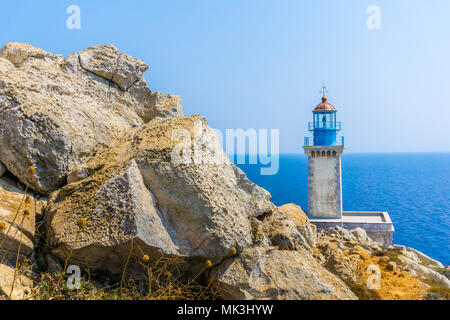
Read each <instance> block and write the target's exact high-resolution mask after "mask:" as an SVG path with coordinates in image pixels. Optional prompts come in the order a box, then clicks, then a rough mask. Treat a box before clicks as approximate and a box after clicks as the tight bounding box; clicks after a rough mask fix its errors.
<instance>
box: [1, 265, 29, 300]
mask: <svg viewBox="0 0 450 320" xmlns="http://www.w3.org/2000/svg"><path fill="white" fill-rule="evenodd" d="M13 280H14V268H12V267H9V266H7V265H4V264H0V297H2V298H8V297H9V298H10V299H11V300H23V299H26V298H28V297H30V296H31V288H32V286H33V281H32V280H31V279H30V278H28V277H27V276H25V275H23V274H19V273H17V274H16V277H15V281H14V286H13ZM11 289H12V290H11Z"/></svg>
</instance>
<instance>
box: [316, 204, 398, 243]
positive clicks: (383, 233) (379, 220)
mask: <svg viewBox="0 0 450 320" xmlns="http://www.w3.org/2000/svg"><path fill="white" fill-rule="evenodd" d="M309 221H310V222H311V223H312V224H314V225H315V226H316V227H317V229H318V230H325V229H328V228H333V227H336V226H339V227H342V228H344V229H348V230H352V229H355V228H358V227H359V228H362V229H364V230H365V231H366V233H367V236H368V237H369V238H370V239H371V240H373V241H375V242H378V243H380V244H382V245H383V246H385V247H389V246H391V245H392V244H393V243H392V242H393V237H392V236H393V233H394V231H395V230H394V225H393V224H392V221H391V218H390V217H389V214H388V213H387V212H371V211H366V212H357V211H344V212H342V216H341V217H340V218H310V219H309Z"/></svg>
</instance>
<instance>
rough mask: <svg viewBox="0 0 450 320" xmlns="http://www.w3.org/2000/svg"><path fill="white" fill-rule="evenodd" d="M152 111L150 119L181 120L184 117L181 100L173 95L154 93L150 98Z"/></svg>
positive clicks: (149, 115)
mask: <svg viewBox="0 0 450 320" xmlns="http://www.w3.org/2000/svg"><path fill="white" fill-rule="evenodd" d="M150 101H151V103H150V104H151V106H152V108H151V109H150V110H151V111H150V112H149V114H148V116H147V117H149V118H156V117H161V118H180V117H182V116H183V108H182V104H181V98H180V97H179V96H175V95H171V94H163V93H160V92H154V93H152V95H151V96H150Z"/></svg>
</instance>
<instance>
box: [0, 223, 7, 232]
mask: <svg viewBox="0 0 450 320" xmlns="http://www.w3.org/2000/svg"><path fill="white" fill-rule="evenodd" d="M5 229H6V224H5V223H4V222H0V231H3V230H5Z"/></svg>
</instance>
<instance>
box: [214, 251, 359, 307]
mask: <svg viewBox="0 0 450 320" xmlns="http://www.w3.org/2000/svg"><path fill="white" fill-rule="evenodd" d="M214 282H215V284H216V285H217V287H218V289H219V292H220V293H221V294H222V296H223V298H225V299H264V300H265V299H279V300H281V299H289V300H298V299H302V300H329V299H345V300H349V299H352V300H356V299H357V297H356V296H355V295H354V294H353V293H352V292H351V291H350V290H349V289H348V288H347V286H346V285H345V284H344V283H343V282H342V281H341V280H339V279H338V278H337V277H335V276H334V275H332V274H331V273H329V272H328V271H326V270H325V269H324V268H322V267H321V266H320V264H319V263H318V262H317V261H316V260H315V259H314V258H313V257H312V256H311V255H310V254H309V253H308V252H306V251H303V252H300V251H286V250H283V251H281V250H277V249H276V248H270V247H265V248H261V247H256V248H247V249H245V250H244V251H243V252H242V253H240V254H239V256H238V257H237V258H234V259H230V260H229V261H227V262H226V263H225V264H224V265H223V267H222V268H220V270H219V271H218V274H217V276H216V278H215V281H214Z"/></svg>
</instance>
